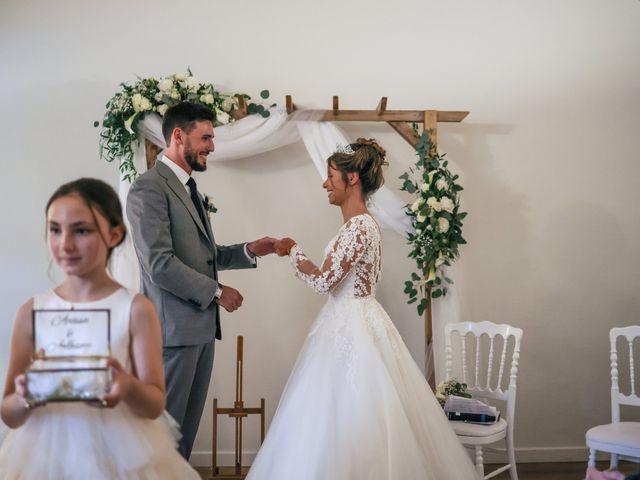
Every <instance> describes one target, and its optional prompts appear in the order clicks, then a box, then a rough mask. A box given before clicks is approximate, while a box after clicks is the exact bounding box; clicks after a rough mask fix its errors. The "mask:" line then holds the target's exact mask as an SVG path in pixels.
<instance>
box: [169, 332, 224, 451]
mask: <svg viewBox="0 0 640 480" xmlns="http://www.w3.org/2000/svg"><path fill="white" fill-rule="evenodd" d="M214 351H215V345H214V341H211V342H209V343H204V344H202V345H190V346H187V347H164V348H163V349H162V358H163V360H164V372H165V376H166V379H167V385H166V389H167V411H168V412H169V413H170V414H171V416H172V417H173V418H174V419H175V420H176V421H177V422H178V423H179V424H180V425H181V428H180V431H181V433H182V438H181V439H180V442H179V443H178V451H179V452H180V455H182V456H183V457H184V458H186V459H187V460H188V459H189V457H190V455H191V450H192V448H193V442H194V441H195V439H196V433H198V425H200V417H201V416H202V411H203V409H204V405H205V402H206V400H207V392H208V390H209V381H210V379H211V371H212V369H213V355H214Z"/></svg>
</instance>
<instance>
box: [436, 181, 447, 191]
mask: <svg viewBox="0 0 640 480" xmlns="http://www.w3.org/2000/svg"><path fill="white" fill-rule="evenodd" d="M436 188H437V189H438V190H444V191H445V192H446V191H448V190H449V184H448V183H447V181H446V180H445V179H444V178H439V179H438V180H436Z"/></svg>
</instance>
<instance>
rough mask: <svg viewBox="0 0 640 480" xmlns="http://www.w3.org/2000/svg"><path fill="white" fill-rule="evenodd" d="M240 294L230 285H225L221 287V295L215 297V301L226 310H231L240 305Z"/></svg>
mask: <svg viewBox="0 0 640 480" xmlns="http://www.w3.org/2000/svg"><path fill="white" fill-rule="evenodd" d="M242 300H243V299H242V295H240V292H239V291H238V290H236V289H235V288H232V287H227V286H226V285H225V286H224V287H222V295H220V297H219V298H217V299H216V303H217V304H218V305H220V306H221V307H223V308H224V309H225V310H226V311H227V312H233V311H235V310H237V309H239V308H240V306H241V305H242Z"/></svg>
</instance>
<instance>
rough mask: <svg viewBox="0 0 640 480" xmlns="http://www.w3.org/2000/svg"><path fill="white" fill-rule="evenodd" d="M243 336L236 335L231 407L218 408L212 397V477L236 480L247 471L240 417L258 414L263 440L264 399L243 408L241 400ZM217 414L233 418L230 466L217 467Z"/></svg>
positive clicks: (222, 479)
mask: <svg viewBox="0 0 640 480" xmlns="http://www.w3.org/2000/svg"><path fill="white" fill-rule="evenodd" d="M242 347H243V338H242V336H238V345H237V351H236V401H235V402H234V403H233V407H232V408H218V399H217V398H214V399H213V428H212V429H213V437H212V441H211V472H212V475H211V477H209V478H210V480H212V479H216V480H217V479H220V480H238V479H243V478H244V477H245V476H246V475H247V473H248V472H249V467H243V466H242V419H243V418H246V417H248V416H249V415H255V414H259V415H260V444H262V442H263V441H264V434H265V401H264V398H261V399H260V408H245V406H244V401H243V400H242V363H243V351H242ZM218 415H228V416H229V418H233V419H234V420H235V427H236V428H235V430H236V438H235V462H234V463H235V464H234V465H233V466H231V467H219V466H218V463H217V458H216V457H217V454H218Z"/></svg>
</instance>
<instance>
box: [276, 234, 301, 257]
mask: <svg viewBox="0 0 640 480" xmlns="http://www.w3.org/2000/svg"><path fill="white" fill-rule="evenodd" d="M295 244H296V241H295V240H294V239H292V238H282V239H280V240H276V243H275V249H276V253H277V254H278V256H279V257H285V256H287V255H289V252H290V251H291V247H293V246H294V245H295Z"/></svg>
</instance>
